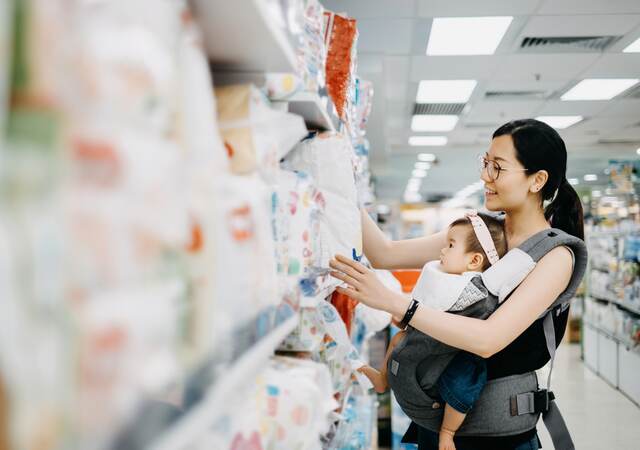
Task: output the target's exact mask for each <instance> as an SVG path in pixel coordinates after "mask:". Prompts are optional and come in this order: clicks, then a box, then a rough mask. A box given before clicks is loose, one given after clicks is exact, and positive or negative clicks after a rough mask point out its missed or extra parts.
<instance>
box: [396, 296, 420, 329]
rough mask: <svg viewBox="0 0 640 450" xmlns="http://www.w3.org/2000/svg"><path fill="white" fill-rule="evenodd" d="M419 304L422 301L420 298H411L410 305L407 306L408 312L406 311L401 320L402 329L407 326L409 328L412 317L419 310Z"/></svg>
mask: <svg viewBox="0 0 640 450" xmlns="http://www.w3.org/2000/svg"><path fill="white" fill-rule="evenodd" d="M418 306H420V302H419V301H418V300H416V299H415V298H414V299H411V303H409V307H408V308H407V312H406V313H404V317H403V318H402V320H401V321H400V328H401V329H403V330H404V329H405V328H407V325H409V322H411V319H413V315H414V314H415V313H416V311H417V310H418Z"/></svg>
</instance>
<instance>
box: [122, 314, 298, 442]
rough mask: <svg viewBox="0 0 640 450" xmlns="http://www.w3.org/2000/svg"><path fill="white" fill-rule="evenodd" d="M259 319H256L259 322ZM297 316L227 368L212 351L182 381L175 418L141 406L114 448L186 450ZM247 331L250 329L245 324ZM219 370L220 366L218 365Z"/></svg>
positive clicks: (250, 345) (292, 326)
mask: <svg viewBox="0 0 640 450" xmlns="http://www.w3.org/2000/svg"><path fill="white" fill-rule="evenodd" d="M260 320H261V318H260V317H259V318H257V319H256V322H257V321H260ZM298 321H299V316H298V314H297V313H296V314H294V315H291V316H290V317H288V318H287V319H285V320H284V321H283V322H280V323H277V324H276V325H274V326H273V328H272V329H271V330H270V331H268V332H267V333H266V334H265V335H264V336H262V337H260V338H259V339H258V340H257V341H254V342H249V343H247V346H246V348H245V349H244V351H243V352H241V353H240V354H239V356H238V357H237V359H235V361H234V362H233V363H232V364H231V365H230V366H229V365H226V364H225V363H224V362H221V361H220V359H221V358H220V354H219V352H218V351H214V352H213V354H211V355H210V356H209V357H208V358H207V360H206V361H204V362H203V363H202V364H201V365H200V366H199V367H197V368H196V369H195V370H194V371H193V372H192V373H190V374H189V376H188V377H187V379H186V381H185V383H184V384H185V386H184V391H185V398H186V399H185V404H186V406H185V409H184V411H181V412H180V413H179V414H174V415H172V414H165V413H164V410H162V409H160V410H159V409H158V405H157V404H153V405H148V406H146V407H143V408H142V409H141V411H140V412H139V414H138V420H136V421H134V423H135V427H132V428H130V429H127V430H124V432H123V433H122V434H121V436H120V437H119V438H118V439H117V440H116V443H115V446H114V447H116V448H123V447H126V448H149V447H151V448H154V449H158V450H161V449H172V450H175V449H181V448H185V447H186V446H188V445H189V444H190V443H192V441H193V440H195V439H196V438H197V437H198V436H200V435H202V433H203V432H204V431H206V429H207V427H208V426H210V425H211V424H213V423H215V422H216V421H217V420H218V419H219V418H220V417H221V416H222V415H223V413H224V411H225V409H224V408H222V407H220V405H224V404H226V402H232V401H233V397H234V395H236V396H237V395H238V392H242V391H243V388H244V387H246V386H247V385H250V384H251V383H253V381H254V379H255V377H256V375H257V374H258V373H259V372H260V369H261V368H263V367H264V366H265V364H266V362H267V360H268V359H269V358H270V357H271V356H272V355H273V354H274V351H275V350H276V348H277V347H278V345H279V344H280V343H281V342H282V341H283V340H284V339H285V338H286V337H287V335H289V333H291V332H292V331H293V330H294V329H295V328H296V327H297V325H298ZM248 328H255V325H254V324H249V325H248ZM221 366H224V367H221Z"/></svg>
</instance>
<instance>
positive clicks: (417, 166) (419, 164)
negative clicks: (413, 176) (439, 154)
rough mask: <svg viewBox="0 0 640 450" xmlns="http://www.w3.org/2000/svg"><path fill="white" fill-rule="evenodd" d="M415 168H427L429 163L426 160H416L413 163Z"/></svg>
mask: <svg viewBox="0 0 640 450" xmlns="http://www.w3.org/2000/svg"><path fill="white" fill-rule="evenodd" d="M415 168H416V169H422V170H429V169H431V163H428V162H417V163H416V164H415Z"/></svg>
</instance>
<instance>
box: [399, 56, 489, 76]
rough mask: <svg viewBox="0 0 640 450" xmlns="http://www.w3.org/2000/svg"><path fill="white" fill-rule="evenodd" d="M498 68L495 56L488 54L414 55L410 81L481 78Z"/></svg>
mask: <svg viewBox="0 0 640 450" xmlns="http://www.w3.org/2000/svg"><path fill="white" fill-rule="evenodd" d="M495 70H496V61H495V57H486V56H414V57H413V58H412V59H411V75H410V81H414V82H417V81H420V80H465V79H466V80H469V79H473V80H481V79H486V78H490V77H491V75H493V73H494V72H495Z"/></svg>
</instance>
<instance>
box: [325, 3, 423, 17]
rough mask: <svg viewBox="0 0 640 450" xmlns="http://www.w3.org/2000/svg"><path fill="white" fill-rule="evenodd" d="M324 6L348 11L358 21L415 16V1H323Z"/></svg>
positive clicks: (336, 10)
mask: <svg viewBox="0 0 640 450" xmlns="http://www.w3.org/2000/svg"><path fill="white" fill-rule="evenodd" d="M321 3H322V5H323V6H324V7H325V8H327V9H329V10H332V11H335V12H344V11H346V12H347V13H348V14H349V15H350V16H352V17H355V18H358V19H370V18H386V17H396V18H400V17H406V18H412V17H414V16H415V10H416V6H415V3H416V2H415V0H393V1H384V0H383V1H379V0H378V1H371V0H322V2H321Z"/></svg>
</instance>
